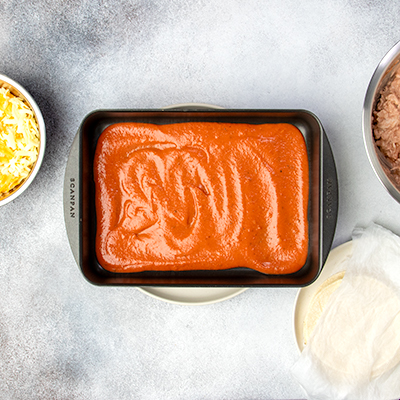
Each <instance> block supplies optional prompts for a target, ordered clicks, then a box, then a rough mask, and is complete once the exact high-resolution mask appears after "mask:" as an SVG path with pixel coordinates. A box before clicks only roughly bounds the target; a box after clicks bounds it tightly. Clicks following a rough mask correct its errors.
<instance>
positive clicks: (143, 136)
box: [94, 122, 309, 274]
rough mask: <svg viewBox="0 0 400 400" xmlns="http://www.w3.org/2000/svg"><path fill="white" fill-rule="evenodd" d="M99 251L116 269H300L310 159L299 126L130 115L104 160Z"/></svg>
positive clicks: (105, 136) (102, 142)
mask: <svg viewBox="0 0 400 400" xmlns="http://www.w3.org/2000/svg"><path fill="white" fill-rule="evenodd" d="M94 179H95V185H96V213H97V235H96V254H97V258H98V260H99V262H100V264H101V265H102V267H103V268H105V269H107V270H109V271H113V272H139V271H146V270H158V271H162V270H175V271H177V270H193V269H206V270H215V269H227V268H232V267H248V268H252V269H255V270H257V271H260V272H264V273H267V274H288V273H293V272H295V271H297V270H299V269H300V268H301V267H302V266H303V265H304V263H305V261H306V258H307V253H308V222H307V206H308V188H309V182H308V159H307V150H306V145H305V142H304V138H303V136H302V134H301V132H300V131H299V130H298V129H297V128H296V127H294V126H293V125H290V124H263V125H250V124H229V123H210V122H193V123H178V124H170V125H152V124H141V123H120V124H114V125H111V126H109V127H108V128H107V129H105V130H104V132H103V133H102V135H101V136H100V138H99V140H98V144H97V148H96V153H95V160H94Z"/></svg>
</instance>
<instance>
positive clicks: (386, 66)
mask: <svg viewBox="0 0 400 400" xmlns="http://www.w3.org/2000/svg"><path fill="white" fill-rule="evenodd" d="M399 67H400V42H398V43H397V44H396V45H395V46H393V47H392V48H391V49H390V51H389V52H388V53H387V54H386V55H385V57H383V59H382V60H381V62H380V63H379V64H378V66H377V68H376V70H375V72H374V74H373V75H372V78H371V81H370V83H369V85H368V89H367V92H366V95H365V99H364V108H363V118H362V124H363V132H364V143H365V147H366V149H367V154H368V158H369V161H370V163H371V165H372V168H373V169H374V171H375V173H376V175H377V176H378V178H379V180H380V181H381V182H382V184H383V185H384V186H385V188H386V189H387V190H388V192H389V193H390V194H391V195H392V196H393V197H394V198H395V199H396V200H397V201H398V202H399V203H400V187H399V185H398V184H396V181H395V179H394V177H393V175H392V173H391V171H390V169H391V166H390V163H389V161H388V160H386V158H385V156H384V155H383V153H382V152H381V151H380V149H379V147H378V146H377V145H376V142H375V138H374V132H373V122H374V116H373V113H374V110H375V109H376V105H377V103H378V101H379V98H380V93H381V91H382V89H383V88H384V87H385V86H386V85H387V84H388V82H389V81H390V80H391V79H392V78H393V76H394V74H395V73H396V71H397V69H398V68H399Z"/></svg>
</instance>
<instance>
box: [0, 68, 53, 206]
mask: <svg viewBox="0 0 400 400" xmlns="http://www.w3.org/2000/svg"><path fill="white" fill-rule="evenodd" d="M3 86H5V87H6V88H8V89H10V92H12V93H13V94H14V95H18V96H19V97H21V98H22V99H23V100H25V101H26V102H27V103H28V105H29V107H30V108H31V109H32V111H33V112H34V115H35V117H36V120H37V123H38V129H39V153H38V157H37V160H36V162H35V164H34V166H33V168H32V170H31V172H30V174H29V175H28V177H27V178H26V179H25V181H24V182H23V183H22V184H21V185H20V186H19V187H18V188H17V189H16V190H15V191H14V192H12V193H11V194H10V195H8V196H6V197H5V198H3V199H1V200H0V206H4V205H5V204H7V203H10V202H11V201H13V200H15V199H16V198H17V197H18V196H20V195H21V194H22V193H23V192H24V191H25V190H26V189H27V188H28V187H29V185H30V184H31V183H32V181H33V180H34V179H35V177H36V175H37V173H38V171H39V169H40V166H41V164H42V162H43V158H44V153H45V148H46V126H45V123H44V119H43V115H42V112H41V111H40V108H39V106H38V105H37V103H36V101H35V100H34V99H33V97H32V96H31V95H30V94H29V92H28V91H27V90H26V89H25V88H24V87H23V86H22V85H20V84H19V83H18V82H16V81H14V80H13V79H11V78H10V77H8V76H7V75H4V74H1V73H0V87H3Z"/></svg>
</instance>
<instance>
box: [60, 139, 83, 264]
mask: <svg viewBox="0 0 400 400" xmlns="http://www.w3.org/2000/svg"><path fill="white" fill-rule="evenodd" d="M79 199H80V179H79V134H78V135H76V136H75V139H74V141H73V143H72V146H71V151H70V155H69V157H68V161H67V167H66V169H65V176H64V191H63V203H64V220H65V227H66V229H67V236H68V240H69V244H70V246H71V250H72V253H73V255H74V258H75V261H76V263H77V264H78V265H79V236H80V225H81V213H80V203H79Z"/></svg>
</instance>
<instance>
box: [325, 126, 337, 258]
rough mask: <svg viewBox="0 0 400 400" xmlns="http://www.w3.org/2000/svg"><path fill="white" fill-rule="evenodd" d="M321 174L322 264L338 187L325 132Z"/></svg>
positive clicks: (328, 245)
mask: <svg viewBox="0 0 400 400" xmlns="http://www.w3.org/2000/svg"><path fill="white" fill-rule="evenodd" d="M323 138H324V139H323V144H322V145H323V159H324V160H325V162H324V163H323V176H322V179H323V181H322V190H323V191H322V212H323V215H322V216H321V218H322V229H323V232H321V233H322V237H323V243H322V257H323V258H322V265H324V263H325V260H326V258H327V257H328V254H329V251H330V249H331V246H332V241H333V237H334V235H335V230H336V221H337V215H338V209H339V188H338V179H337V172H336V165H335V159H334V158H333V152H332V148H331V146H330V144H329V141H328V138H327V136H326V134H325V133H324V135H323Z"/></svg>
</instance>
